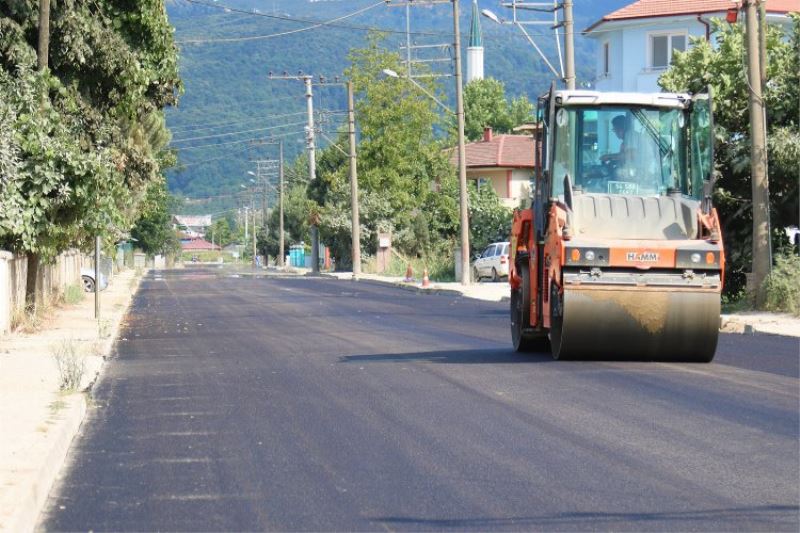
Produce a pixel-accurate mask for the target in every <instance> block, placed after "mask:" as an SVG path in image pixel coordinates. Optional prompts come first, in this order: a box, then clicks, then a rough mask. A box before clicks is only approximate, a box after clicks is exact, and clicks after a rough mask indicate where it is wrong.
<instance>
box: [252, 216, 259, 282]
mask: <svg viewBox="0 0 800 533" xmlns="http://www.w3.org/2000/svg"><path fill="white" fill-rule="evenodd" d="M257 266H258V256H257V255H256V209H255V207H253V268H256V267H257Z"/></svg>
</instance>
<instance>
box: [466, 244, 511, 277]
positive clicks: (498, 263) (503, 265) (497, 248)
mask: <svg viewBox="0 0 800 533" xmlns="http://www.w3.org/2000/svg"><path fill="white" fill-rule="evenodd" d="M509 246H510V243H508V242H494V243H492V244H490V245H489V246H487V247H486V249H485V250H484V251H483V252H481V253H480V254H478V256H477V257H476V258H475V261H474V262H473V263H472V277H473V278H474V279H475V280H476V281H479V280H480V279H481V278H491V279H492V281H500V278H503V277H507V276H508V247H509Z"/></svg>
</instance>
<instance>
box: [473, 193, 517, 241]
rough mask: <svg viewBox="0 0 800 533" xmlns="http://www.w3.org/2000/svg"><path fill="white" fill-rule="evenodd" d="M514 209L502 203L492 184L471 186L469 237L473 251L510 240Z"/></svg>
mask: <svg viewBox="0 0 800 533" xmlns="http://www.w3.org/2000/svg"><path fill="white" fill-rule="evenodd" d="M512 214H513V212H512V210H511V209H509V208H508V207H505V206H504V205H502V204H501V203H500V199H499V198H498V197H497V193H495V191H494V189H492V187H491V186H490V185H485V184H484V185H481V186H480V187H470V190H469V221H470V224H469V229H470V231H469V233H470V235H469V239H470V246H471V248H472V250H471V253H473V254H474V253H476V252H479V251H481V250H483V249H484V248H485V247H486V246H488V245H489V244H491V243H493V242H502V241H506V240H508V236H509V235H510V234H511V218H512Z"/></svg>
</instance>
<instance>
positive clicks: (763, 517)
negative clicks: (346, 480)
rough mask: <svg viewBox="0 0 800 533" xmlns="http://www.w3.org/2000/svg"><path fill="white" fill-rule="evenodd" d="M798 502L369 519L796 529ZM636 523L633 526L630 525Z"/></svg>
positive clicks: (494, 525)
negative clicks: (698, 508)
mask: <svg viewBox="0 0 800 533" xmlns="http://www.w3.org/2000/svg"><path fill="white" fill-rule="evenodd" d="M798 512H800V506H798V505H759V506H751V507H734V508H730V509H703V510H695V511H665V512H641V513H637V512H631V513H614V512H567V513H553V514H545V515H541V516H515V517H507V518H489V517H486V518H452V519H450V518H443V519H434V518H415V517H404V516H385V517H375V518H373V519H372V520H373V521H375V522H382V523H385V524H387V525H395V526H400V527H408V528H410V529H411V530H416V529H421V528H423V529H480V530H488V529H509V528H510V529H514V528H517V529H530V528H544V529H548V528H554V527H559V528H566V529H570V530H577V529H596V528H597V527H598V526H599V527H600V528H608V527H613V525H614V524H617V525H619V524H620V523H623V522H625V523H629V524H631V523H632V524H639V526H641V527H644V524H647V523H651V526H650V527H652V525H654V524H662V523H663V525H664V527H668V528H675V527H679V528H680V527H682V526H681V523H686V524H687V525H688V523H691V522H694V523H697V522H701V524H695V525H700V526H701V529H722V530H725V529H730V528H734V527H735V526H736V525H737V524H738V525H740V526H741V524H746V523H749V524H751V525H756V524H763V527H764V528H766V529H769V530H778V529H782V528H783V529H786V530H788V531H796V530H797V522H798ZM635 527H636V526H635V525H634V528H635Z"/></svg>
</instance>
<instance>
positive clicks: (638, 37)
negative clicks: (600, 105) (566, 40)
mask: <svg viewBox="0 0 800 533" xmlns="http://www.w3.org/2000/svg"><path fill="white" fill-rule="evenodd" d="M737 5H738V4H737V3H736V2H732V1H731V0H637V1H636V2H633V3H631V4H628V5H627V6H625V7H623V8H620V9H618V10H616V11H613V12H611V13H609V14H608V15H606V16H604V17H603V18H602V19H600V20H598V21H597V22H595V23H594V24H592V25H591V26H589V27H588V28H587V29H586V30H585V31H584V34H585V35H586V36H587V37H589V38H591V39H595V40H596V41H597V44H598V47H597V49H598V54H597V63H596V88H597V90H599V91H631V92H658V91H660V88H659V86H658V77H659V76H660V75H661V74H662V73H663V72H664V71H665V70H666V69H667V68H668V67H669V65H670V62H671V61H672V53H673V51H675V50H681V51H683V50H686V48H687V47H688V46H690V45H691V43H690V42H689V39H690V37H702V38H705V39H707V40H711V37H712V36H711V31H712V28H711V24H710V20H711V19H712V18H720V19H723V20H725V18H726V16H727V15H728V11H729V10H732V12H731V15H733V13H735V12H736V10H737ZM766 10H767V22H768V23H770V24H782V25H784V26H785V27H786V28H787V29H789V27H790V24H791V21H790V19H789V17H788V13H789V12H794V11H798V12H800V0H767V4H766ZM738 23H741V24H743V23H744V14H743V13H742V12H741V11H739V12H738Z"/></svg>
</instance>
